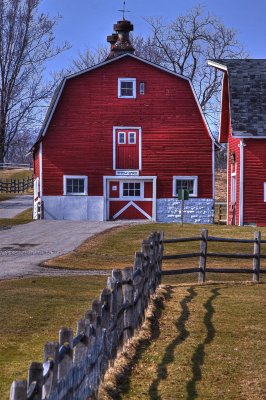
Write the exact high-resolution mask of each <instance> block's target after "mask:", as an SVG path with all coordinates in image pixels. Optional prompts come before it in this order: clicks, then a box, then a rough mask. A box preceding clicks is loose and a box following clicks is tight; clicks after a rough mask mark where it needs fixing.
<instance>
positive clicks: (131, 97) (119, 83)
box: [118, 78, 136, 99]
mask: <svg viewBox="0 0 266 400" xmlns="http://www.w3.org/2000/svg"><path fill="white" fill-rule="evenodd" d="M122 82H132V83H133V94H132V96H122V95H121V83H122ZM118 98H119V99H135V98H136V78H118Z"/></svg>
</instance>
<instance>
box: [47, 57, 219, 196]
mask: <svg viewBox="0 0 266 400" xmlns="http://www.w3.org/2000/svg"><path fill="white" fill-rule="evenodd" d="M119 77H120V78H121V77H122V78H123V77H130V78H136V79H137V93H138V88H139V83H140V82H145V95H139V94H137V98H136V99H119V98H117V90H118V89H117V87H118V78H119ZM113 126H128V127H130V126H137V127H139V126H140V127H141V128H142V171H141V175H152V176H153V175H156V176H158V180H157V194H158V197H172V178H173V175H196V176H198V183H199V190H198V196H199V197H203V198H211V197H212V154H211V153H212V146H211V139H210V137H209V135H208V133H207V129H206V127H205V125H204V123H203V120H202V117H201V114H200V111H199V109H198V107H197V104H196V101H195V99H194V96H193V93H192V90H191V89H190V85H189V82H188V81H186V80H184V79H182V78H177V77H176V76H174V75H172V74H169V73H166V72H164V71H162V70H159V69H157V68H155V67H152V66H150V65H147V64H145V63H143V62H141V61H139V60H136V59H133V58H132V57H125V58H123V59H120V60H116V61H114V62H112V63H110V64H107V65H105V66H103V67H100V68H97V69H95V70H92V71H90V72H88V73H85V74H82V75H80V76H78V77H75V78H72V79H70V80H68V81H67V83H66V86H65V88H64V90H63V93H62V96H61V99H60V102H59V104H58V106H57V109H56V111H55V113H54V116H53V118H52V120H51V123H50V126H49V129H48V131H47V134H46V136H45V138H44V139H43V194H44V195H62V194H63V175H64V174H66V175H75V174H76V175H87V176H88V177H89V178H88V179H89V182H88V184H89V191H88V194H89V195H93V196H96V195H103V178H102V177H103V176H104V175H114V174H115V172H114V171H113Z"/></svg>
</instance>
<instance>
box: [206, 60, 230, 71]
mask: <svg viewBox="0 0 266 400" xmlns="http://www.w3.org/2000/svg"><path fill="white" fill-rule="evenodd" d="M207 64H208V65H209V66H210V67H214V68H217V69H220V70H221V71H224V72H226V71H227V66H226V65H223V64H220V63H219V62H217V61H212V60H207Z"/></svg>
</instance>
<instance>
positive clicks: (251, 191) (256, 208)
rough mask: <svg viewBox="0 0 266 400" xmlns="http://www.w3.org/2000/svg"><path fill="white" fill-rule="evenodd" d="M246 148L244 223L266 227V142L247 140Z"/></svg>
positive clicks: (263, 140) (262, 140)
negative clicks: (265, 186)
mask: <svg viewBox="0 0 266 400" xmlns="http://www.w3.org/2000/svg"><path fill="white" fill-rule="evenodd" d="M245 144H246V146H245V148H244V160H245V166H244V223H256V224H257V225H261V226H262V225H263V226H265V225H266V203H264V182H266V140H265V139H257V140H255V139H246V140H245Z"/></svg>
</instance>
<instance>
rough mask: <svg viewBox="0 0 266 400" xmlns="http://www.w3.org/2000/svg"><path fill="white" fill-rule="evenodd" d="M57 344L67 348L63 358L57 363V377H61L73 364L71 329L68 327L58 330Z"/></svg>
mask: <svg viewBox="0 0 266 400" xmlns="http://www.w3.org/2000/svg"><path fill="white" fill-rule="evenodd" d="M59 346H60V347H61V346H64V347H66V348H67V351H66V353H65V356H64V358H63V360H62V361H61V362H60V363H59V365H58V378H59V379H62V378H64V376H65V375H66V374H67V373H68V371H69V370H70V369H71V368H72V365H73V331H72V329H70V328H61V329H60V331H59Z"/></svg>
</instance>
